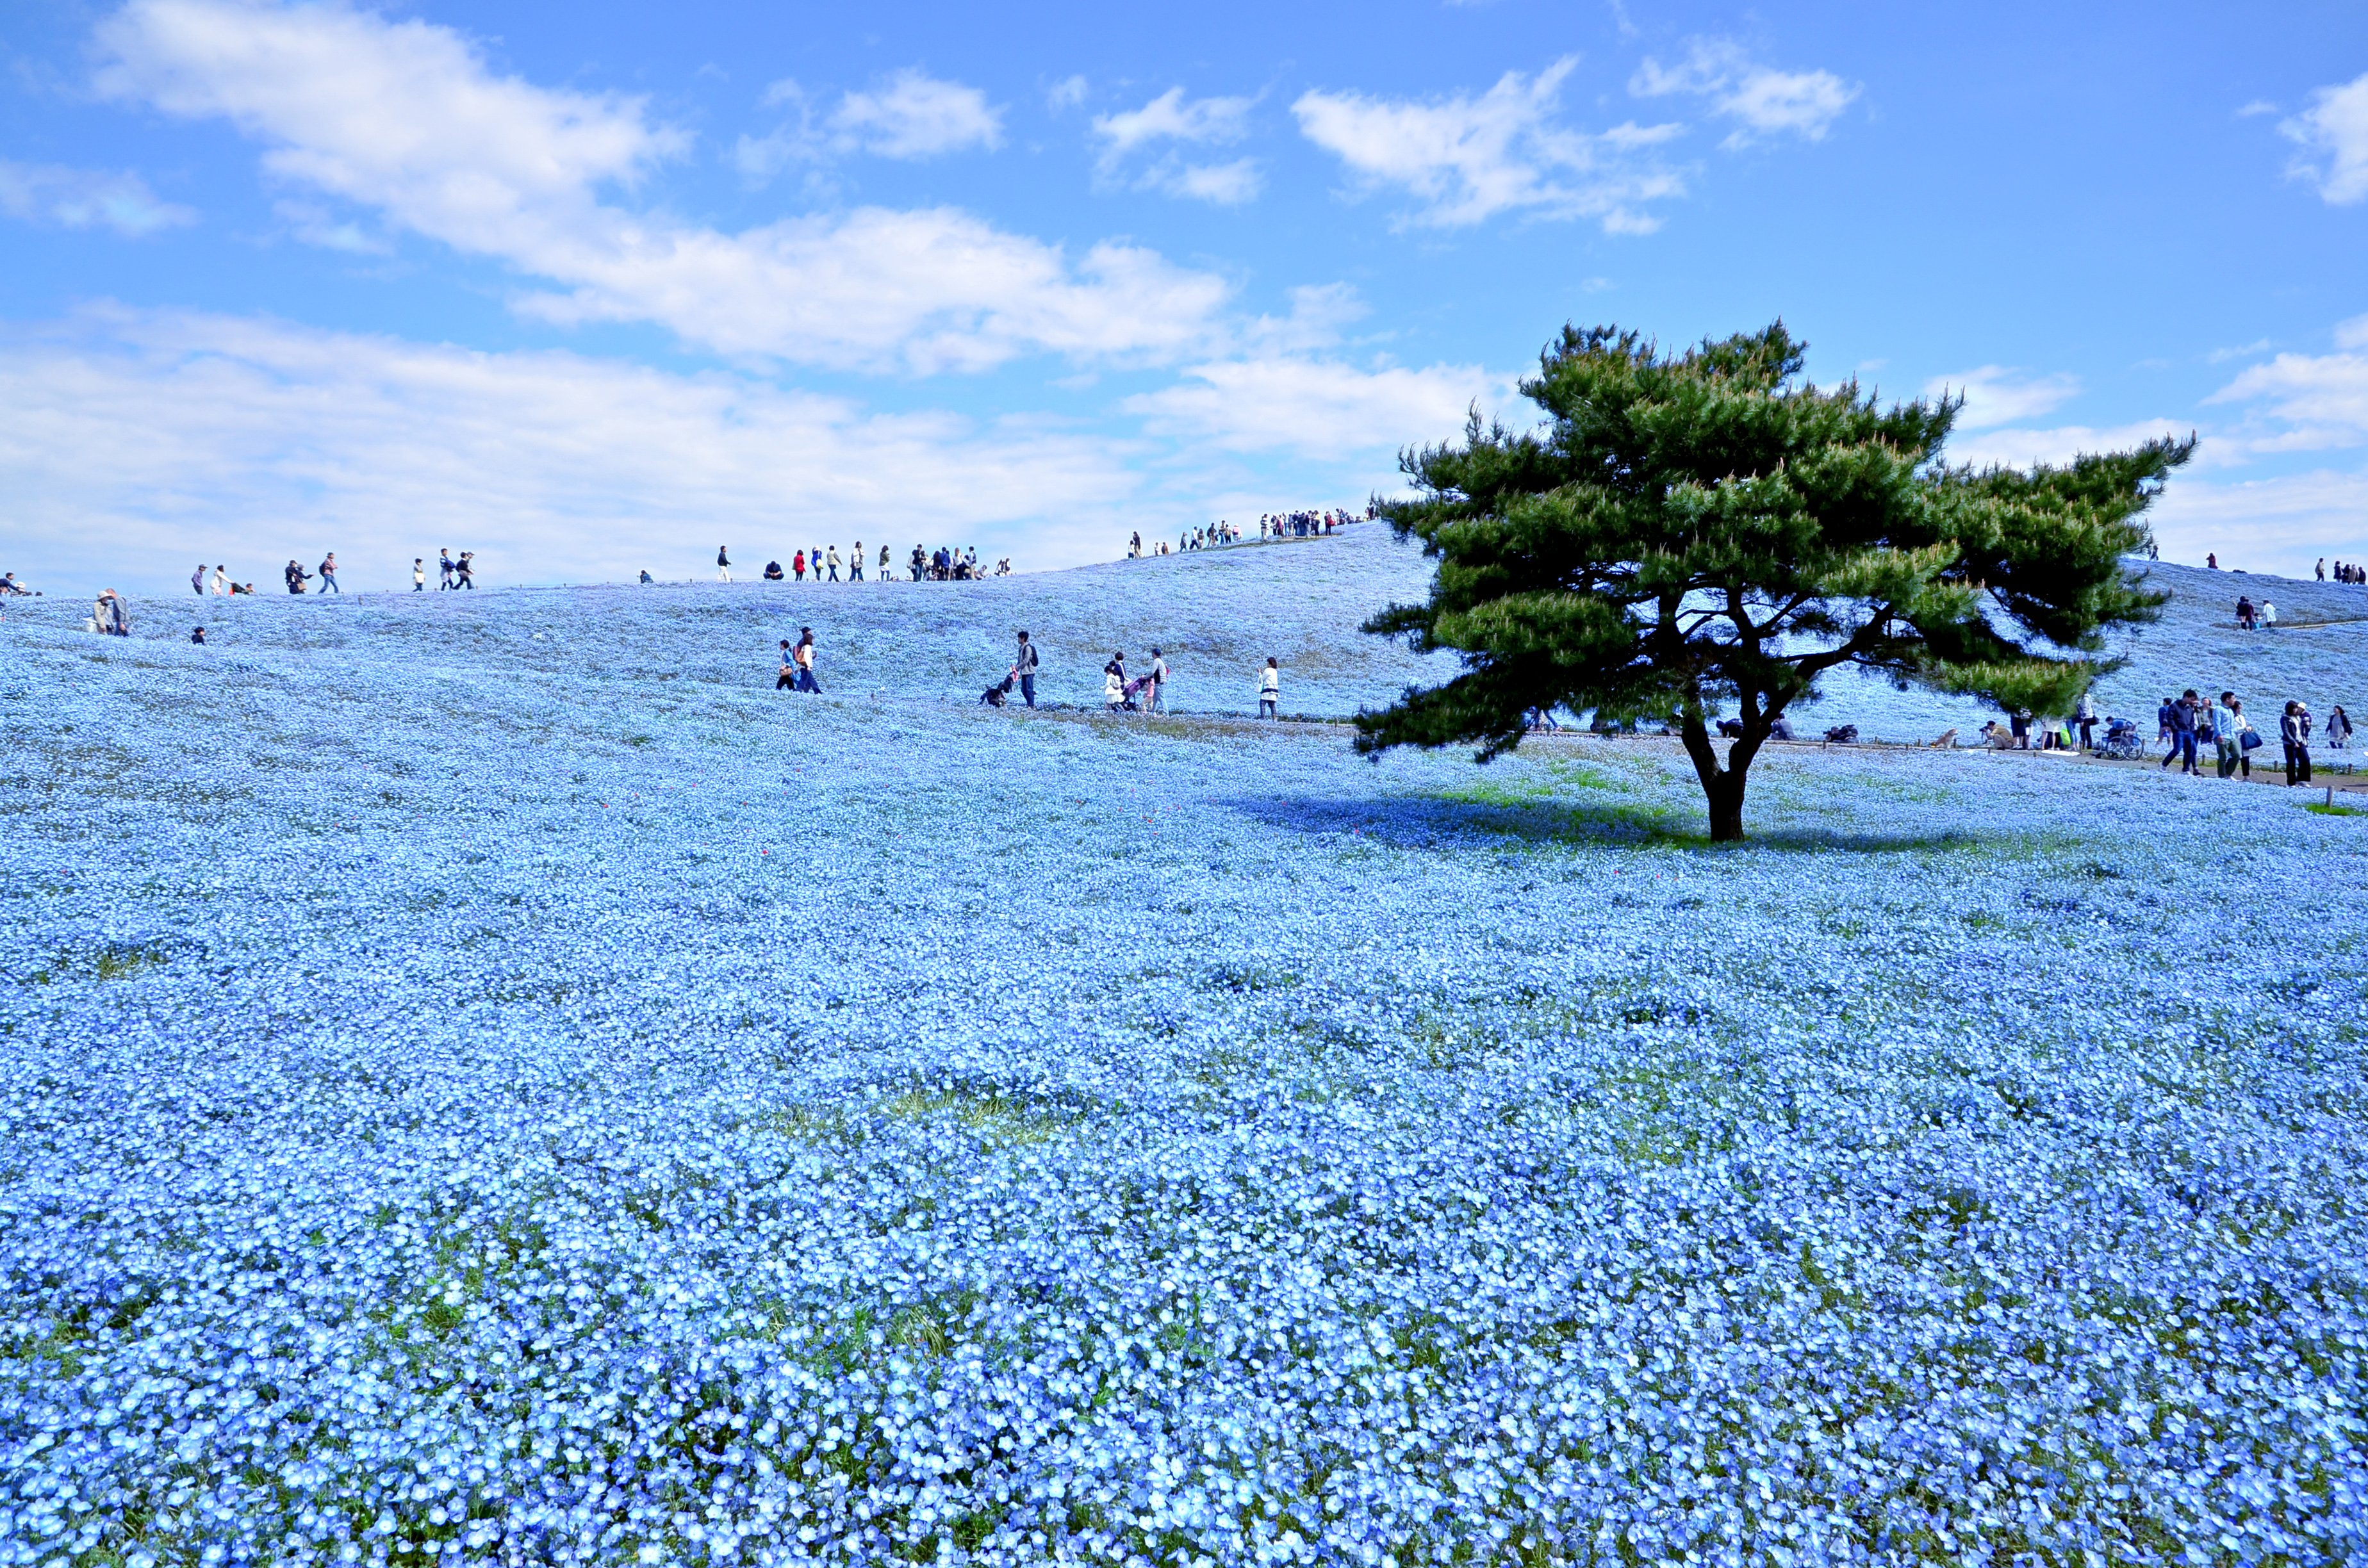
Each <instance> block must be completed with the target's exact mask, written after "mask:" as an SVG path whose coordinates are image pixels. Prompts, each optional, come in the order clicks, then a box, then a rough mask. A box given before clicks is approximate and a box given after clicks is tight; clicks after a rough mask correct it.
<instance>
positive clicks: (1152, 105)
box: [1093, 87, 1264, 207]
mask: <svg viewBox="0 0 2368 1568" xmlns="http://www.w3.org/2000/svg"><path fill="white" fill-rule="evenodd" d="M1255 102H1256V100H1255V99H1251V98H1197V99H1196V98H1187V97H1185V96H1184V89H1183V88H1181V87H1170V88H1168V89H1167V91H1166V92H1164V93H1162V94H1160V95H1159V96H1158V97H1156V98H1153V99H1152V100H1151V101H1150V102H1149V103H1146V104H1144V106H1143V107H1142V108H1138V109H1125V110H1121V112H1119V113H1117V114H1103V115H1096V116H1095V117H1094V123H1093V135H1094V139H1095V140H1096V141H1097V142H1099V143H1100V144H1101V150H1100V152H1099V154H1098V156H1097V158H1096V161H1095V167H1096V170H1097V172H1098V173H1099V175H1100V176H1102V177H1103V178H1105V179H1117V178H1119V177H1120V175H1121V169H1122V167H1123V166H1124V165H1125V164H1126V162H1127V160H1128V157H1129V155H1130V154H1132V153H1135V152H1137V151H1139V150H1143V149H1147V148H1154V147H1157V146H1159V145H1160V144H1161V143H1164V142H1187V143H1208V142H1238V141H1240V140H1241V139H1242V137H1243V136H1245V135H1246V134H1247V132H1248V130H1249V112H1250V109H1251V108H1252V106H1253V105H1254V103H1255ZM1129 183H1131V184H1133V186H1135V187H1137V188H1139V189H1144V190H1164V191H1166V192H1167V194H1169V195H1170V196H1186V197H1191V198H1193V199H1197V200H1201V201H1209V202H1214V203H1216V204H1217V205H1219V206H1227V207H1231V206H1238V205H1239V204H1241V203H1242V202H1245V201H1248V200H1250V199H1253V198H1255V197H1256V196H1257V195H1258V189H1259V187H1260V186H1261V185H1262V184H1263V183H1264V182H1263V179H1262V177H1261V176H1260V175H1259V172H1258V164H1257V162H1256V160H1254V159H1250V158H1237V159H1235V160H1234V161H1232V162H1230V163H1223V164H1192V163H1188V162H1186V161H1185V160H1184V159H1183V158H1182V157H1181V156H1179V155H1178V154H1177V153H1174V152H1173V151H1169V152H1167V153H1164V154H1163V155H1161V156H1159V157H1157V158H1156V159H1155V160H1154V161H1153V162H1152V163H1150V164H1149V165H1148V166H1146V167H1144V169H1143V170H1142V171H1141V172H1140V173H1138V174H1137V175H1135V176H1133V179H1132V180H1131V181H1130V182H1129Z"/></svg>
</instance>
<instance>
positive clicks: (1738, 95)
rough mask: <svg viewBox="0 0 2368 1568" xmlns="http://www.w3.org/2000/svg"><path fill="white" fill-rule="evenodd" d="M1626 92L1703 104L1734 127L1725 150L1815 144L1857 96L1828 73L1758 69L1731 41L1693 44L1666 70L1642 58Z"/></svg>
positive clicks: (1714, 40)
mask: <svg viewBox="0 0 2368 1568" xmlns="http://www.w3.org/2000/svg"><path fill="white" fill-rule="evenodd" d="M1628 90H1629V91H1630V92H1632V93H1634V94H1635V95H1636V96H1637V97H1645V98H1652V97H1668V96H1670V95H1672V94H1686V95H1691V96H1693V97H1703V98H1707V99H1708V100H1709V101H1710V105H1711V108H1712V110H1713V112H1714V113H1716V114H1718V115H1721V116H1723V117H1724V118H1725V119H1728V120H1730V121H1732V122H1733V123H1734V126H1735V130H1734V131H1731V132H1730V133H1729V134H1728V136H1727V138H1726V142H1725V145H1727V146H1728V147H1738V146H1741V145H1743V144H1745V143H1746V142H1751V141H1754V140H1756V139H1758V138H1760V137H1766V136H1777V135H1793V136H1801V137H1805V138H1806V139H1808V140H1809V141H1812V142H1816V141H1821V140H1823V139H1824V137H1825V134H1826V131H1827V129H1828V128H1830V127H1831V126H1832V124H1833V122H1834V121H1835V120H1836V119H1839V118H1840V116H1841V112H1842V110H1844V109H1845V108H1849V107H1850V103H1851V101H1852V100H1853V99H1855V98H1856V97H1858V96H1859V88H1858V87H1857V86H1856V85H1852V84H1850V83H1848V82H1845V81H1843V80H1842V79H1841V78H1840V77H1839V76H1837V75H1835V74H1833V73H1832V72H1830V71H1779V70H1777V69H1775V68H1774V67H1773V66H1769V65H1763V64H1760V63H1759V62H1755V61H1754V60H1753V59H1752V58H1751V56H1750V55H1749V53H1748V51H1745V49H1744V48H1743V46H1742V45H1741V44H1738V43H1736V41H1735V40H1732V39H1695V40H1692V41H1691V43H1690V44H1688V46H1687V49H1686V53H1685V57H1684V58H1683V59H1681V60H1679V61H1678V62H1676V63H1674V64H1671V65H1663V64H1662V63H1661V62H1659V61H1657V60H1654V59H1651V58H1647V59H1646V60H1645V62H1644V63H1643V64H1642V65H1640V66H1638V67H1637V69H1636V74H1635V75H1634V76H1633V77H1632V78H1630V80H1629V83H1628Z"/></svg>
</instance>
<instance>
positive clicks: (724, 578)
mask: <svg viewBox="0 0 2368 1568" xmlns="http://www.w3.org/2000/svg"><path fill="white" fill-rule="evenodd" d="M715 580H716V581H717V582H719V583H728V582H730V581H732V557H731V556H730V555H728V554H726V553H725V552H724V549H723V546H722V545H720V544H719V545H717V546H716V547H715Z"/></svg>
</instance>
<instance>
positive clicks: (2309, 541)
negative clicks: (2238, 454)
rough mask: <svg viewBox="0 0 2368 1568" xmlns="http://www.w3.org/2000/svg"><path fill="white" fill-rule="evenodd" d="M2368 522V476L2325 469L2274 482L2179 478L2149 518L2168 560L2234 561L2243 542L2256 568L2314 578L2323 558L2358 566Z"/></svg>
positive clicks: (2245, 551) (2165, 493)
mask: <svg viewBox="0 0 2368 1568" xmlns="http://www.w3.org/2000/svg"><path fill="white" fill-rule="evenodd" d="M2362 516H2368V472H2343V471H2341V470H2337V469H2319V470H2316V471H2314V472H2308V473H2294V474H2282V475H2279V476H2277V477H2275V478H2270V479H2252V480H2243V481H2238V482H2233V483H2232V482H2219V483H2201V482H2197V481H2194V480H2190V479H2185V478H2180V479H2176V480H2173V481H2172V482H2171V483H2170V486H2169V488H2168V489H2166V490H2165V491H2164V492H2163V494H2162V499H2161V500H2160V501H2158V502H2157V503H2156V504H2155V507H2154V510H2153V511H2152V512H2150V513H2149V514H2148V515H2147V520H2148V521H2149V522H2150V523H2151V524H2152V525H2153V528H2154V532H2155V538H2156V539H2157V540H2159V541H2160V542H2161V545H2162V552H2163V554H2164V555H2165V556H2167V557H2169V558H2170V559H2173V560H2180V561H2201V560H2203V555H2204V552H2205V551H2218V552H2219V553H2220V555H2221V558H2222V559H2223V560H2226V559H2227V557H2228V554H2229V552H2230V551H2231V550H2232V549H2234V548H2235V547H2236V541H2240V540H2241V541H2242V545H2243V549H2244V557H2245V559H2246V560H2247V561H2248V562H2252V563H2256V564H2257V565H2258V566H2260V567H2262V568H2267V569H2271V570H2280V569H2282V570H2283V571H2286V572H2288V573H2291V574H2294V575H2295V576H2308V575H2309V574H2310V570H2311V562H2312V560H2313V559H2314V558H2315V557H2317V556H2321V555H2333V556H2337V557H2339V558H2340V559H2343V560H2348V561H2356V560H2357V559H2359V555H2360V549H2361V547H2360V519H2361V517H2362Z"/></svg>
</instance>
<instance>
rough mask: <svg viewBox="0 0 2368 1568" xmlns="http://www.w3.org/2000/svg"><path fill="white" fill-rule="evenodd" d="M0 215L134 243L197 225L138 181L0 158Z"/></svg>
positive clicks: (184, 211) (99, 171)
mask: <svg viewBox="0 0 2368 1568" xmlns="http://www.w3.org/2000/svg"><path fill="white" fill-rule="evenodd" d="M0 212H6V213H7V214H8V215H9V216H10V217H12V218H21V219H23V220H25V221H26V222H32V223H54V224H56V225H58V226H59V227H61V228H65V229H96V228H105V229H112V230H114V231H115V232H116V233H119V234H125V235H129V236H131V237H132V238H134V239H136V238H138V237H140V236H141V235H143V234H153V233H155V232H156V231H157V230H159V229H169V228H172V227H174V226H175V225H176V224H180V223H188V222H195V221H196V219H197V214H196V213H194V212H192V211H190V210H188V208H186V207H181V206H176V204H174V203H173V202H170V201H163V200H159V199H157V197H156V193H155V192H154V191H152V190H150V189H149V188H148V184H147V182H146V181H145V180H143V179H142V178H141V177H140V176H138V175H133V174H118V173H113V172H110V171H108V170H105V169H70V168H64V167H62V166H61V165H56V164H18V163H12V162H10V161H9V160H7V159H6V158H0Z"/></svg>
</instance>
